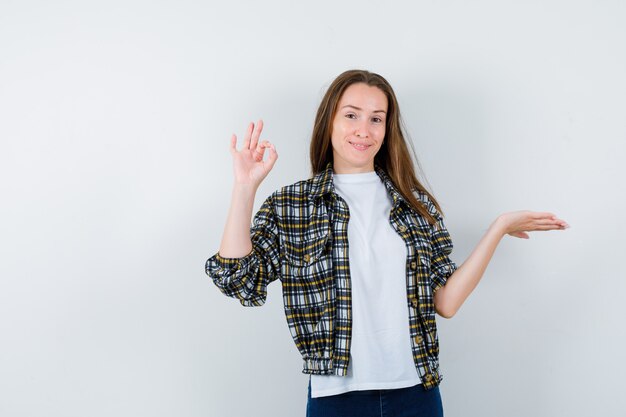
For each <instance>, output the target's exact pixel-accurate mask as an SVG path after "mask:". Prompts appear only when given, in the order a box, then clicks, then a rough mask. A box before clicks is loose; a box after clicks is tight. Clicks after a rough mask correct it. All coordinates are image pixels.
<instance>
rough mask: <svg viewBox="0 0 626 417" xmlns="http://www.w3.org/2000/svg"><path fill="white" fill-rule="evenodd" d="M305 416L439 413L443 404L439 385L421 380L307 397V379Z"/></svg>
mask: <svg viewBox="0 0 626 417" xmlns="http://www.w3.org/2000/svg"><path fill="white" fill-rule="evenodd" d="M306 417H443V405H442V403H441V395H440V393H439V387H435V388H432V389H429V390H426V389H424V387H423V385H421V384H418V385H415V386H412V387H408V388H398V389H382V390H378V389H375V390H366V391H349V392H345V393H343V394H338V395H331V396H328V397H318V398H311V380H310V379H309V393H308V398H307V404H306Z"/></svg>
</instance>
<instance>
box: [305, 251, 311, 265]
mask: <svg viewBox="0 0 626 417" xmlns="http://www.w3.org/2000/svg"><path fill="white" fill-rule="evenodd" d="M310 260H311V255H309V254H308V253H305V254H304V262H306V263H309V261H310Z"/></svg>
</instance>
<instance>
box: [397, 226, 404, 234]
mask: <svg viewBox="0 0 626 417" xmlns="http://www.w3.org/2000/svg"><path fill="white" fill-rule="evenodd" d="M398 231H399V232H400V233H404V232H406V226H404V225H400V226H398Z"/></svg>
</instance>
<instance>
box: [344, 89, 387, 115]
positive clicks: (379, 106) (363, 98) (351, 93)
mask: <svg viewBox="0 0 626 417" xmlns="http://www.w3.org/2000/svg"><path fill="white" fill-rule="evenodd" d="M338 104H339V105H338V107H339V108H341V107H343V106H346V105H353V106H356V107H360V108H362V109H365V110H385V111H387V96H386V95H385V93H384V92H383V91H382V90H381V89H380V88H378V87H373V86H370V85H367V84H364V83H356V84H352V85H351V86H349V87H348V88H346V90H345V91H344V92H343V94H342V96H341V98H340V99H339V103H338Z"/></svg>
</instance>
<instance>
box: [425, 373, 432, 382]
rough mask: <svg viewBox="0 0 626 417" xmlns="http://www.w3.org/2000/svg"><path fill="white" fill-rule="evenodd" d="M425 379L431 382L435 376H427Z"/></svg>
mask: <svg viewBox="0 0 626 417" xmlns="http://www.w3.org/2000/svg"><path fill="white" fill-rule="evenodd" d="M424 379H425V380H426V382H430V381H432V380H433V376H432V375H431V374H426V376H424Z"/></svg>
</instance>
